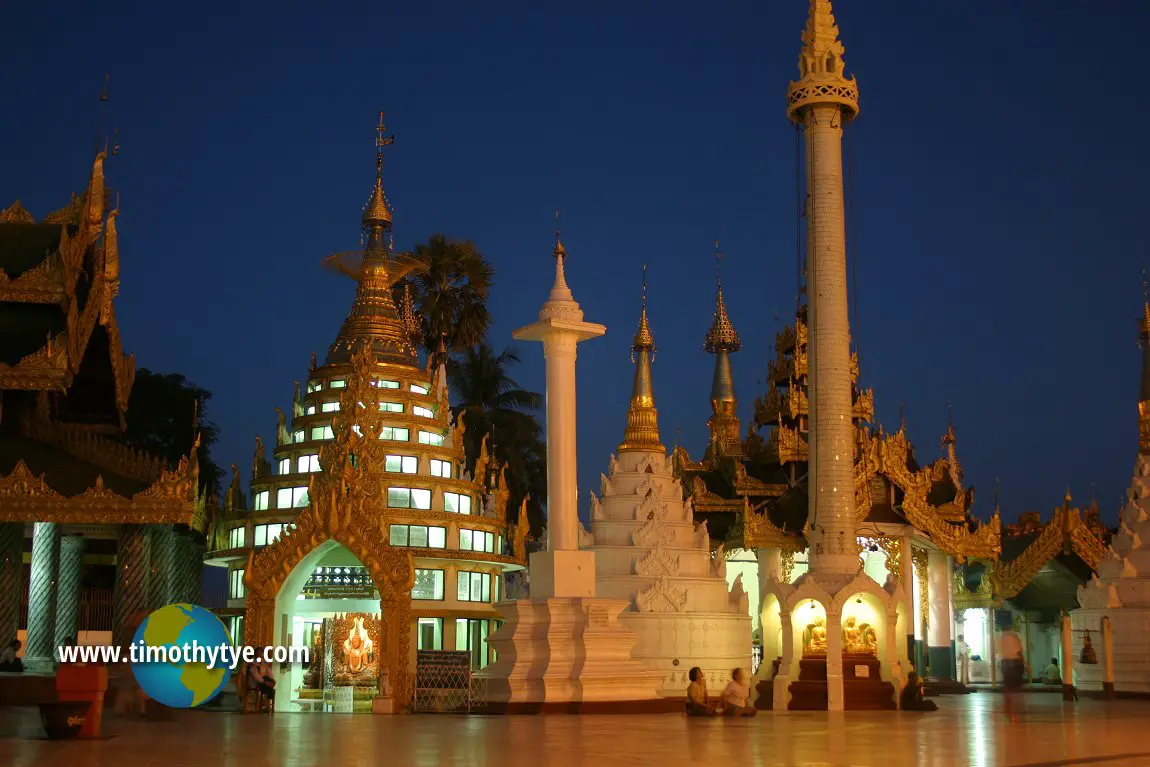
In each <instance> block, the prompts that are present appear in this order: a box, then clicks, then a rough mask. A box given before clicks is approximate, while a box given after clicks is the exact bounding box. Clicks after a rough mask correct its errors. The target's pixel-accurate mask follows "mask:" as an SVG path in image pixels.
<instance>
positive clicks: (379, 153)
mask: <svg viewBox="0 0 1150 767" xmlns="http://www.w3.org/2000/svg"><path fill="white" fill-rule="evenodd" d="M394 143H395V136H393V135H388V134H387V127H386V126H385V125H384V124H383V112H380V113H379V125H378V126H376V129H375V146H376V152H375V189H373V190H372V191H371V197H370V198H369V199H368V201H367V205H366V206H365V207H364V210H363V226H364V228H371V227H373V226H378V227H383V228H384V229H387V228H390V227H391V208H390V207H388V204H387V197H386V195H384V193H383V148H384V147H385V146H391V145H392V144H394Z"/></svg>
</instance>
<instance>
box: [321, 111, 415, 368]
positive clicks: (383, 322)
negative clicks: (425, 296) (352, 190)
mask: <svg viewBox="0 0 1150 767" xmlns="http://www.w3.org/2000/svg"><path fill="white" fill-rule="evenodd" d="M386 130H387V128H386V127H384V124H383V112H380V113H379V125H378V126H377V127H376V131H375V132H376V139H375V146H376V155H375V188H374V189H373V190H372V193H371V197H370V198H369V199H368V202H367V205H366V206H365V207H364V211H363V220H362V224H363V228H364V230H365V231H366V233H367V245H366V247H364V249H363V253H362V259H361V261H360V264H359V268H358V271H357V272H356V273H354V274H353V276H354V277H355V278H356V280H357V282H358V285H357V286H356V291H355V300H354V302H353V303H352V306H351V312H350V313H349V314H348V316H347V319H346V320H344V322H343V327H342V328H340V331H339V335H338V336H337V337H336V339H335V342H334V343H333V344H332V345H331V348H330V349H328V353H327V362H328V363H329V364H330V363H336V362H349V361H350V360H351V357H352V354H353V353H354V352H355V351H356V350H357V349H359V348H362V347H364V346H367V347H370V349H371V351H372V354H373V355H374V356H375V359H376V360H377V361H378V362H391V363H396V364H401V365H416V364H417V363H418V353H417V352H416V349H415V345H414V344H413V343H412V338H411V333H410V332H409V330H408V327H407V323H406V322H405V319H406V318H405V317H403V316H402V314H401V312H400V310H399V308H398V307H397V306H396V305H395V301H394V299H393V298H392V295H391V289H392V285H394V284H395V283H396V282H397V281H398V280H400V279H401V278H403V277H404V276H405V275H406V273H407V272H409V271H411V269H412V268H413V263H412V260H411V259H409V258H406V257H396V256H395V255H394V254H393V253H392V252H391V245H390V240H389V238H388V236H387V235H388V233H389V232H390V230H391V223H392V220H391V209H390V208H389V207H388V205H387V197H386V196H385V195H384V193H383V147H385V146H390V145H391V144H393V143H395V137H394V136H392V135H385V132H386ZM339 258H340V256H333V257H331V259H329V260H332V259H334V260H335V261H336V267H337V268H339V269H340V270H341V271H345V272H348V273H351V270H350V269H348V268H347V267H345V266H343V265H342V264H340V263H338V260H339Z"/></svg>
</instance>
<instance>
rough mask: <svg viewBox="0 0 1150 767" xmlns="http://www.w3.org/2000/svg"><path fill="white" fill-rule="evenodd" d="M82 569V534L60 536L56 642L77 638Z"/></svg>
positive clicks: (62, 642) (60, 643) (58, 643)
mask: <svg viewBox="0 0 1150 767" xmlns="http://www.w3.org/2000/svg"><path fill="white" fill-rule="evenodd" d="M83 569H84V536H82V535H65V536H62V537H61V538H60V564H59V574H58V576H57V580H56V644H57V645H62V644H64V640H66V639H68V638H71V639H72V640H73V641H74V640H76V639H77V630H78V629H79V627H80V574H81V572H82V571H83Z"/></svg>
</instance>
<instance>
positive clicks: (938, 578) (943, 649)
mask: <svg viewBox="0 0 1150 767" xmlns="http://www.w3.org/2000/svg"><path fill="white" fill-rule="evenodd" d="M949 562H950V558H949V557H948V556H947V555H946V553H945V552H942V551H939V550H937V549H931V550H930V552H929V553H928V554H927V566H926V572H927V590H928V593H929V595H930V616H929V620H928V623H927V636H926V647H927V653H928V658H929V659H930V660H929V665H930V674H931V676H932V677H934V678H936V679H954V653H953V651H952V649H951V630H952V624H951V598H952V597H951V575H950V566H949Z"/></svg>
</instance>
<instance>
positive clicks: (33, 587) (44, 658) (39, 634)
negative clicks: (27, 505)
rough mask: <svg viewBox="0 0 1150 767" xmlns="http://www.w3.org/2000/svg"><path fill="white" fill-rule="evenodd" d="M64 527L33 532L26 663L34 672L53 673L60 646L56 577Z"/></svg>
mask: <svg viewBox="0 0 1150 767" xmlns="http://www.w3.org/2000/svg"><path fill="white" fill-rule="evenodd" d="M59 556H60V526H59V525H57V524H55V523H54V522H37V523H35V527H34V528H33V533H32V577H31V579H30V584H29V589H28V637H27V638H28V643H27V647H26V649H25V651H24V662H25V664H26V665H27V666H28V668H29V670H31V671H50V670H51V669H52V664H53V661H54V659H55V654H56V647H55V640H56V578H57V574H58V568H59V562H60V560H59Z"/></svg>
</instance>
